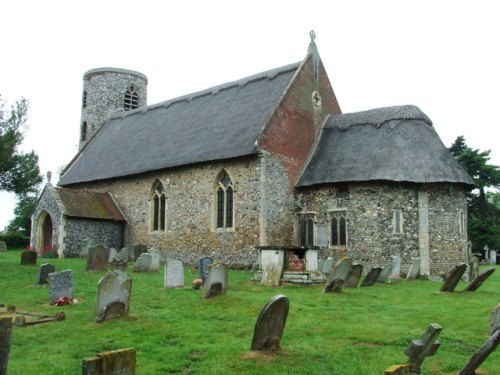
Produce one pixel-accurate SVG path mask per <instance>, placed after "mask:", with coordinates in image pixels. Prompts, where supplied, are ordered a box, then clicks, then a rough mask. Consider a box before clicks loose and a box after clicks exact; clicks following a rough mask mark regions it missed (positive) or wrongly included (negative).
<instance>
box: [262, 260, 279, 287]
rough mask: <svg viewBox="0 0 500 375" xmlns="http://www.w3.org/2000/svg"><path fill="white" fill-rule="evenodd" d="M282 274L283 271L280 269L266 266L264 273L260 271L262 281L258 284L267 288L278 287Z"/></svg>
mask: <svg viewBox="0 0 500 375" xmlns="http://www.w3.org/2000/svg"><path fill="white" fill-rule="evenodd" d="M282 273H283V270H282V268H281V267H277V266H273V265H267V266H266V268H265V269H264V271H262V279H260V283H261V284H262V285H267V286H274V287H276V286H280V282H281V274H282Z"/></svg>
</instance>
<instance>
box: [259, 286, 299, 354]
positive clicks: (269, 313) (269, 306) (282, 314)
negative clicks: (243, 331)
mask: <svg viewBox="0 0 500 375" xmlns="http://www.w3.org/2000/svg"><path fill="white" fill-rule="evenodd" d="M289 307H290V304H289V302H288V298H287V297H286V296H284V295H282V294H280V295H277V296H274V297H272V298H271V299H270V300H269V301H267V303H266V304H265V305H264V307H263V308H262V310H261V311H260V314H259V317H258V318H257V322H256V323H255V327H254V330H253V339H252V346H251V348H250V350H259V351H273V352H276V351H281V347H280V341H281V337H282V336H283V331H284V329H285V323H286V318H287V316H288V309H289Z"/></svg>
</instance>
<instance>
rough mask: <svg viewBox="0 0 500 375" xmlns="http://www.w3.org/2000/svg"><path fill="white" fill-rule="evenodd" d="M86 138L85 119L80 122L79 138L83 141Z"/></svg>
mask: <svg viewBox="0 0 500 375" xmlns="http://www.w3.org/2000/svg"><path fill="white" fill-rule="evenodd" d="M86 139H87V121H84V122H83V124H82V131H81V133H80V140H81V141H82V142H83V141H85V140H86Z"/></svg>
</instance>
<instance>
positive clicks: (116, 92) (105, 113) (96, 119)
mask: <svg viewBox="0 0 500 375" xmlns="http://www.w3.org/2000/svg"><path fill="white" fill-rule="evenodd" d="M147 86H148V79H147V77H146V76H145V75H144V74H142V73H139V72H135V71H133V70H127V69H118V68H98V69H92V70H89V71H88V72H86V73H85V74H84V75H83V98H82V119H81V122H80V149H81V148H82V147H83V146H84V145H85V143H87V141H88V140H89V139H90V138H91V137H92V136H93V135H94V134H95V133H96V132H97V130H99V128H100V127H101V126H102V125H103V124H104V123H105V122H106V121H107V120H108V119H109V118H110V117H111V115H113V114H114V113H116V112H117V111H120V110H123V111H130V110H133V109H136V108H139V107H144V106H146V105H147Z"/></svg>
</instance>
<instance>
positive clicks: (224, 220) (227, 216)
mask: <svg viewBox="0 0 500 375" xmlns="http://www.w3.org/2000/svg"><path fill="white" fill-rule="evenodd" d="M215 190H216V197H215V199H216V203H217V205H216V207H217V209H216V227H217V228H232V227H233V214H234V209H233V207H234V205H233V201H234V188H233V181H231V178H230V177H229V175H228V174H227V172H226V171H222V172H221V173H219V177H218V178H217V183H216V187H215Z"/></svg>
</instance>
